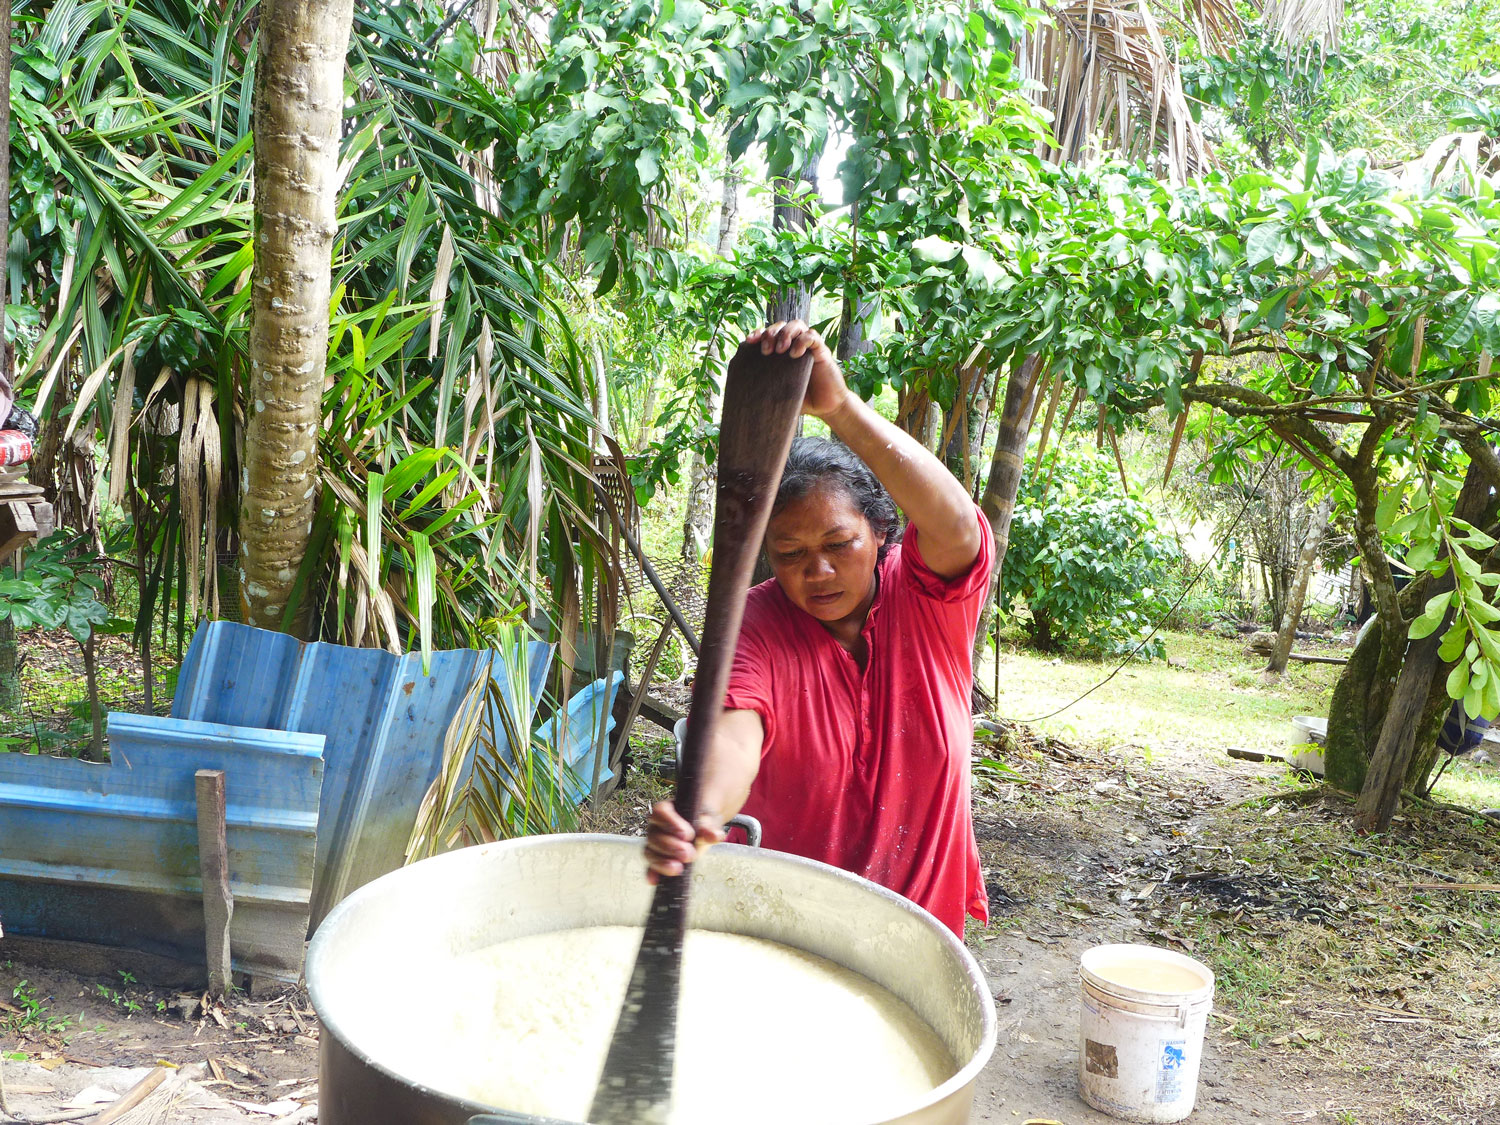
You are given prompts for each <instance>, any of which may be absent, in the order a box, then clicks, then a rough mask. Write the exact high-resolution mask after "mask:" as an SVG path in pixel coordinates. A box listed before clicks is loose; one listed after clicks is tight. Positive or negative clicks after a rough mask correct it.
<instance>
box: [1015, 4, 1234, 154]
mask: <svg viewBox="0 0 1500 1125" xmlns="http://www.w3.org/2000/svg"><path fill="white" fill-rule="evenodd" d="M1044 10H1045V11H1046V13H1047V16H1048V17H1049V18H1048V19H1046V20H1043V21H1041V22H1039V23H1038V25H1037V27H1036V28H1035V29H1034V30H1033V31H1030V32H1028V34H1027V38H1026V40H1025V42H1024V43H1023V44H1022V47H1021V51H1020V55H1021V62H1022V66H1023V73H1024V76H1025V77H1026V78H1027V79H1029V80H1030V81H1031V86H1030V93H1029V96H1030V97H1031V99H1032V101H1033V102H1034V103H1035V104H1036V105H1037V106H1039V107H1040V108H1042V109H1045V110H1047V111H1048V112H1049V113H1050V114H1051V116H1052V143H1051V144H1050V145H1048V146H1046V147H1045V148H1044V149H1043V151H1042V152H1041V153H1039V155H1041V156H1042V157H1043V158H1044V159H1047V160H1051V161H1053V162H1055V163H1058V164H1067V163H1075V162H1077V163H1089V162H1092V161H1093V160H1096V159H1098V158H1100V157H1102V156H1103V155H1105V154H1106V153H1111V152H1113V153H1119V154H1121V155H1123V156H1126V157H1128V158H1132V159H1138V160H1141V161H1143V162H1145V163H1146V164H1147V165H1148V166H1152V167H1154V168H1155V169H1156V170H1157V171H1159V172H1160V173H1162V174H1164V175H1166V176H1167V177H1168V178H1170V179H1171V180H1173V181H1174V182H1177V183H1181V182H1184V181H1186V180H1187V179H1189V178H1190V177H1192V176H1194V175H1197V174H1199V173H1201V172H1203V171H1206V170H1207V169H1208V168H1209V167H1210V166H1211V164H1212V155H1211V153H1210V152H1209V149H1208V146H1207V144H1206V143H1205V141H1204V139H1203V134H1202V132H1201V130H1200V129H1199V127H1198V123H1197V122H1196V121H1194V120H1193V115H1192V112H1191V111H1190V109H1189V106H1188V102H1187V98H1186V96H1185V95H1184V93H1183V89H1182V76H1181V74H1180V72H1179V70H1178V67H1177V61H1176V57H1175V55H1174V54H1173V53H1172V52H1171V51H1169V50H1168V49H1167V46H1166V42H1165V40H1164V39H1163V38H1162V34H1161V29H1160V27H1159V26H1158V25H1157V22H1156V18H1155V16H1153V15H1152V13H1151V9H1150V7H1149V6H1148V5H1147V4H1146V3H1145V2H1144V0H1137V2H1135V3H1126V4H1118V5H1115V4H1107V3H1096V2H1094V0H1071V2H1069V3H1066V4H1060V5H1057V6H1047V7H1045V9H1044Z"/></svg>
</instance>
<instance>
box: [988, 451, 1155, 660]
mask: <svg viewBox="0 0 1500 1125" xmlns="http://www.w3.org/2000/svg"><path fill="white" fill-rule="evenodd" d="M1046 476H1047V474H1046V473H1045V472H1042V473H1037V474H1034V475H1033V478H1032V479H1030V480H1028V481H1027V482H1026V483H1025V484H1024V485H1023V486H1022V488H1021V492H1020V495H1019V496H1018V497H1017V498H1016V514H1015V519H1014V521H1013V522H1012V524H1011V531H1010V546H1009V548H1008V550H1007V551H1006V555H1005V565H1004V569H1003V571H1002V574H1001V590H1002V597H1003V599H1004V604H1005V605H1007V606H1013V605H1014V603H1015V602H1016V601H1017V600H1018V599H1019V600H1021V601H1024V602H1025V603H1026V607H1027V609H1029V610H1030V613H1031V620H1030V622H1029V624H1028V623H1026V621H1025V619H1024V618H1023V619H1022V623H1023V625H1025V627H1026V629H1027V631H1028V633H1029V634H1030V636H1031V639H1032V643H1033V644H1035V645H1036V646H1037V647H1038V648H1040V649H1042V650H1044V651H1056V650H1059V649H1064V648H1068V649H1074V650H1078V651H1082V652H1092V653H1098V654H1105V655H1108V654H1115V653H1123V652H1128V651H1130V650H1131V649H1132V648H1133V647H1134V646H1135V645H1136V644H1137V643H1139V641H1140V639H1141V638H1142V637H1143V636H1145V634H1146V633H1147V632H1149V631H1150V629H1151V626H1152V625H1153V624H1154V623H1155V621H1156V620H1157V619H1158V618H1159V617H1160V616H1161V615H1162V613H1164V612H1165V611H1166V609H1167V606H1168V604H1169V603H1168V601H1167V599H1166V597H1165V595H1164V594H1163V592H1162V591H1163V587H1164V585H1165V583H1166V581H1167V578H1168V574H1169V571H1170V568H1171V566H1172V565H1173V563H1174V561H1175V559H1176V556H1177V551H1176V548H1175V546H1174V545H1173V544H1172V543H1171V541H1170V540H1169V539H1168V538H1167V537H1166V536H1164V535H1163V534H1162V533H1161V532H1159V531H1158V530H1157V527H1156V518H1155V517H1154V516H1153V515H1152V514H1151V510H1150V509H1149V508H1147V507H1146V505H1145V504H1143V503H1141V502H1140V500H1138V499H1137V498H1135V497H1134V496H1126V495H1123V494H1122V490H1121V487H1120V481H1119V478H1118V477H1116V476H1115V474H1114V466H1113V464H1112V463H1108V462H1106V461H1105V460H1104V459H1103V458H1100V457H1096V456H1094V454H1093V451H1092V450H1089V451H1088V452H1087V453H1086V454H1081V455H1080V454H1073V455H1070V456H1066V457H1064V458H1063V460H1062V463H1061V464H1060V465H1058V467H1057V471H1056V473H1055V474H1054V475H1053V479H1052V482H1051V486H1050V487H1049V488H1048V489H1047V492H1046V494H1045V495H1043V494H1042V488H1043V485H1044V482H1045V479H1046ZM1162 652H1163V649H1162V645H1161V641H1160V639H1159V638H1157V639H1154V640H1153V641H1152V643H1151V644H1149V645H1147V646H1146V647H1145V648H1143V649H1142V650H1141V655H1142V656H1146V657H1152V656H1160V655H1162Z"/></svg>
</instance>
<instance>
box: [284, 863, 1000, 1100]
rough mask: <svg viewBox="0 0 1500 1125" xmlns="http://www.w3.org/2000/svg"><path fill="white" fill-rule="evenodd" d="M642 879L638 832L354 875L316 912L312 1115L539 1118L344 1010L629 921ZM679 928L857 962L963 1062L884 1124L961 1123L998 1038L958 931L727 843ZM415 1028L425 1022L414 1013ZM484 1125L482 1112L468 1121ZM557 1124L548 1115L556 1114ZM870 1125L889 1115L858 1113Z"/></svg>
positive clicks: (644, 893)
mask: <svg viewBox="0 0 1500 1125" xmlns="http://www.w3.org/2000/svg"><path fill="white" fill-rule="evenodd" d="M649 902H650V888H649V887H648V886H647V884H646V880H645V878H644V859H643V856H642V854H641V842H640V841H639V840H630V839H626V838H624V837H621V836H583V835H577V836H538V837H533V838H530V839H526V840H513V841H506V842H502V843H498V844H486V845H482V846H479V847H473V848H465V849H463V850H461V851H456V852H450V853H449V854H447V855H443V856H438V857H436V858H434V859H428V860H423V861H422V862H421V863H416V864H413V865H412V866H410V867H406V868H403V869H402V870H400V871H394V872H392V873H391V874H389V875H386V876H384V877H382V878H380V879H377V880H375V881H374V882H373V883H370V884H368V885H366V886H365V887H362V888H361V889H360V890H358V891H356V892H355V893H354V894H353V895H351V896H349V898H347V899H345V900H344V901H343V902H342V903H341V904H339V906H338V907H337V908H336V909H335V910H334V911H333V912H332V913H331V914H329V916H328V917H327V918H326V919H325V920H324V922H323V924H322V925H321V926H320V927H319V928H318V932H317V934H316V936H314V938H313V940H312V945H311V947H310V949H309V950H308V956H307V983H308V988H309V990H310V991H311V993H312V1001H313V1006H314V1007H315V1008H316V1009H317V1012H318V1018H319V1019H320V1020H321V1021H322V1024H323V1030H322V1034H321V1037H320V1044H319V1054H320V1061H319V1091H318V1120H319V1122H321V1125H469V1122H470V1120H471V1118H474V1117H476V1116H478V1115H481V1114H483V1115H487V1116H485V1117H483V1118H481V1122H482V1125H498V1123H500V1122H507V1123H515V1125H539V1123H542V1122H543V1121H544V1120H545V1119H543V1118H539V1117H533V1116H530V1115H526V1114H514V1113H511V1114H508V1113H506V1112H504V1111H503V1110H497V1109H495V1108H494V1107H491V1106H485V1105H481V1104H478V1103H476V1102H471V1101H467V1100H465V1099H462V1098H455V1097H451V1096H449V1095H447V1094H442V1093H439V1092H438V1091H436V1090H432V1089H429V1088H425V1087H423V1086H421V1085H419V1084H417V1083H415V1082H413V1081H411V1080H409V1079H406V1078H403V1077H402V1075H401V1063H402V1060H401V1059H400V1058H372V1057H371V1056H370V1054H369V1053H368V1051H367V1050H366V1049H365V1048H364V1047H363V1046H362V1045H361V1034H360V1033H361V1028H360V1027H359V1026H358V1025H357V1023H356V1022H353V1021H351V1020H350V1019H348V1018H347V1015H346V1014H347V1013H349V1012H351V1011H358V1010H360V1006H359V1005H357V1004H356V1003H355V997H357V996H359V995H361V994H364V993H367V992H368V990H369V989H370V988H372V987H379V986H380V984H379V982H382V981H389V980H392V979H393V978H395V979H396V981H397V982H398V983H394V984H391V985H389V986H387V987H389V988H390V990H391V992H392V995H393V1003H394V998H395V997H396V996H397V995H398V993H399V989H400V984H399V978H400V974H401V973H402V972H403V970H405V969H407V968H408V967H411V968H415V967H418V966H421V965H424V964H433V963H435V962H441V961H444V960H447V959H451V958H453V957H457V956H460V955H462V954H465V953H469V952H471V951H473V950H476V949H480V948H482V947H484V946H488V945H492V944H494V943H495V942H499V941H505V940H508V939H510V938H517V937H525V936H527V935H530V934H537V933H549V932H552V931H555V930H567V929H575V928H578V927H583V926H618V925H631V926H638V925H640V924H641V922H642V920H643V919H644V918H645V916H646V909H647V906H648V905H649ZM690 924H691V925H693V926H694V927H696V928H698V929H706V930H720V931H727V932H730V933H736V934H744V935H747V936H750V937H758V938H767V939H770V940H772V941H778V942H781V943H783V944H785V945H790V946H793V947H795V948H798V949H803V950H806V951H807V952H809V953H814V954H817V955H818V956H820V957H826V958H828V959H829V960H830V961H834V962H836V963H837V964H839V965H843V966H845V967H846V968H850V969H853V970H855V971H856V972H859V973H863V974H864V975H865V976H866V977H868V978H870V979H871V980H873V981H875V982H876V983H877V984H879V985H882V986H883V987H885V988H886V989H888V990H889V991H891V992H892V993H894V994H895V995H896V996H897V997H899V998H900V999H902V1000H904V1001H905V1002H906V1003H907V1004H909V1005H910V1006H911V1007H912V1008H913V1009H914V1010H915V1011H916V1013H917V1015H919V1016H921V1017H922V1019H924V1020H926V1021H927V1023H928V1024H929V1025H931V1027H932V1029H933V1030H934V1031H935V1032H936V1033H937V1035H938V1037H939V1038H940V1039H941V1040H942V1041H943V1042H944V1043H945V1044H947V1046H948V1049H949V1051H951V1052H952V1054H953V1057H954V1058H955V1059H956V1060H958V1061H959V1062H960V1063H961V1066H960V1068H959V1071H958V1073H957V1074H955V1075H954V1076H953V1077H952V1078H950V1079H949V1080H948V1081H947V1082H945V1083H943V1085H941V1086H940V1087H938V1088H937V1089H936V1090H934V1091H933V1092H932V1093H931V1094H930V1095H929V1096H928V1098H927V1099H926V1100H925V1101H924V1102H923V1103H922V1104H921V1105H920V1106H918V1107H917V1108H916V1109H914V1110H912V1111H911V1112H908V1113H906V1114H904V1115H903V1116H900V1117H892V1118H890V1119H889V1122H890V1123H891V1125H895V1123H896V1122H900V1123H901V1125H918V1123H921V1125H961V1123H962V1122H965V1121H967V1120H968V1117H969V1109H970V1106H971V1104H972V1102H973V1098H974V1080H975V1078H976V1076H977V1075H978V1074H979V1071H980V1069H981V1068H982V1067H983V1066H984V1064H985V1063H986V1062H987V1061H988V1060H989V1057H990V1052H991V1051H993V1050H994V1047H995V1005H994V1001H993V1000H992V999H991V998H990V993H989V988H988V987H987V986H986V984H985V980H984V977H983V975H982V974H981V973H980V971H979V966H978V965H977V964H975V962H974V958H973V957H971V956H970V955H969V952H968V951H967V950H966V949H965V948H964V947H963V943H962V942H960V941H958V940H957V939H956V938H955V937H954V935H953V934H952V933H951V932H950V931H949V930H948V929H947V927H945V926H943V925H942V924H941V923H940V922H938V921H937V920H936V919H935V918H933V917H932V916H931V915H930V914H928V913H927V912H926V911H924V910H921V909H919V908H918V907H916V906H914V905H912V904H911V903H910V902H908V901H907V900H906V899H904V898H902V897H901V896H900V895H897V894H894V893H892V892H891V891H888V890H886V889H885V888H883V887H878V886H876V885H875V884H873V883H870V882H868V881H866V880H864V879H861V878H859V877H857V876H854V875H850V874H849V873H847V872H844V871H839V870H837V869H836V868H833V867H829V866H827V865H826V864H822V863H815V862H813V861H812V860H807V859H801V858H799V857H797V856H790V855H785V854H782V853H780V852H769V851H760V850H753V849H750V848H745V847H739V846H736V845H732V844H723V845H720V846H718V847H716V848H712V849H710V850H709V851H708V852H706V853H705V854H704V855H703V857H702V858H701V859H700V861H699V862H698V863H696V864H694V865H693V897H692V906H691V922H690ZM413 1034H414V1035H420V1034H422V1031H421V1028H420V1025H419V1023H415V1022H414V1025H413ZM476 1125H480V1123H476ZM554 1125H557V1123H554ZM868 1125H886V1123H885V1122H880V1123H877V1122H870V1123H868Z"/></svg>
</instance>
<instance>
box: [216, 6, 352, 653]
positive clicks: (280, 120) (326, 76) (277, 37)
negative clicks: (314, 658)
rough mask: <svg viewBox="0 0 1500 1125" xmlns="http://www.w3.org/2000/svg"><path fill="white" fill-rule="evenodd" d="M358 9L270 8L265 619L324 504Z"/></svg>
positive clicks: (263, 151) (259, 496) (259, 279)
mask: <svg viewBox="0 0 1500 1125" xmlns="http://www.w3.org/2000/svg"><path fill="white" fill-rule="evenodd" d="M353 15H354V2H353V0H269V2H268V3H265V4H263V5H262V7H261V22H260V59H259V64H258V66H257V69H256V75H255V119H254V129H255V272H254V276H253V278H252V281H251V289H252V293H253V308H254V315H253V317H252V319H251V323H250V383H251V387H250V400H251V410H250V411H249V420H248V422H247V424H246V427H245V478H244V480H245V483H244V502H243V504H242V505H241V508H240V539H241V548H240V550H241V575H242V578H241V586H240V589H241V597H242V599H243V602H244V609H245V612H246V618H245V620H246V621H248V622H249V623H250V624H252V625H259V626H261V627H262V628H270V629H278V628H280V627H281V622H282V617H283V612H284V611H285V609H286V607H287V606H288V605H289V604H290V603H291V601H292V598H293V591H294V586H295V584H296V577H297V571H298V569H299V568H300V567H301V565H302V560H303V556H304V555H305V554H306V552H307V543H308V538H309V536H310V534H311V532H312V520H313V513H314V511H315V509H316V507H317V497H316V492H317V482H318V423H319V419H320V417H321V415H322V396H323V375H324V371H325V368H326V366H327V355H328V301H329V275H330V252H331V248H332V245H333V237H334V234H335V232H336V229H337V228H336V223H335V219H334V208H335V199H334V194H335V181H334V177H335V175H336V169H337V165H338V155H339V122H340V120H341V119H342V117H343V109H344V58H345V55H346V54H347V53H348V50H349V28H350V24H351V22H352V20H353ZM302 607H303V609H304V610H305V607H306V601H305V600H304V601H303V602H302Z"/></svg>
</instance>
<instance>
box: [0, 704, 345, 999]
mask: <svg viewBox="0 0 1500 1125" xmlns="http://www.w3.org/2000/svg"><path fill="white" fill-rule="evenodd" d="M109 742H110V752H111V762H110V764H109V765H96V764H93V763H89V762H81V761H78V760H76V759H73V758H50V757H40V758H39V757H35V756H32V755H21V754H0V923H3V925H4V927H5V929H6V931H7V932H9V933H13V934H20V935H28V936H35V937H52V938H64V939H68V940H73V941H92V942H96V943H99V944H104V945H120V946H127V947H130V948H135V949H143V950H146V951H147V952H152V953H158V954H161V955H164V956H170V957H176V958H178V959H179V960H186V961H189V962H194V963H197V964H204V952H203V900H202V893H203V889H202V883H201V881H200V879H199V875H198V870H199V869H198V815H197V797H196V792H195V789H194V779H193V775H194V774H195V773H196V771H198V770H200V769H221V770H223V771H224V774H225V790H226V798H227V806H228V808H227V813H226V821H227V830H228V843H229V868H230V871H229V877H230V887H231V890H232V891H233V892H234V897H235V909H234V916H233V918H232V920H231V922H230V946H231V950H232V953H233V958H234V963H235V966H236V967H237V968H240V969H243V970H245V971H247V972H250V973H253V974H257V975H261V976H268V975H269V976H274V977H277V978H280V979H285V980H296V979H297V977H298V975H299V973H300V972H301V969H302V949H303V939H304V935H305V934H306V932H307V917H308V906H309V902H310V898H311V889H312V877H313V850H314V844H315V835H314V833H315V831H316V828H317V822H318V798H319V792H320V788H321V785H322V779H323V759H322V751H323V742H324V740H323V737H322V735H318V734H286V733H283V732H280V731H266V730H257V729H251V728H246V727H236V726H224V725H219V724H214V723H200V722H185V721H182V720H179V719H164V718H158V717H155V716H151V715H127V714H111V715H110V716H109Z"/></svg>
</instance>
